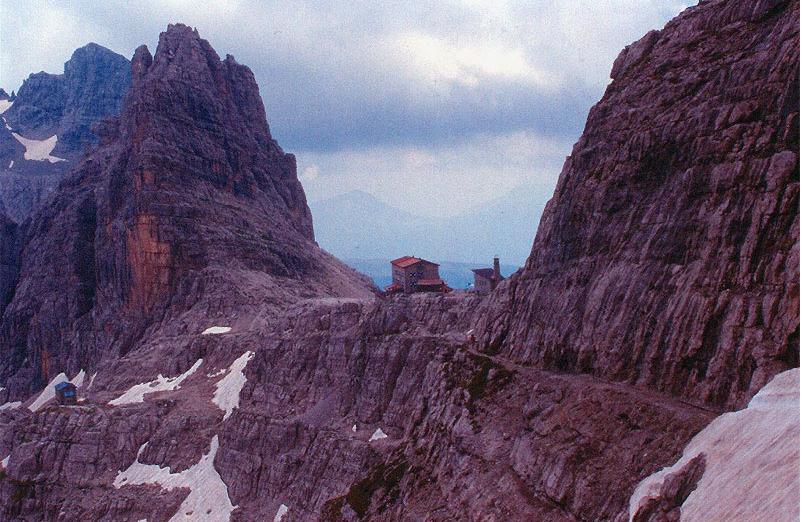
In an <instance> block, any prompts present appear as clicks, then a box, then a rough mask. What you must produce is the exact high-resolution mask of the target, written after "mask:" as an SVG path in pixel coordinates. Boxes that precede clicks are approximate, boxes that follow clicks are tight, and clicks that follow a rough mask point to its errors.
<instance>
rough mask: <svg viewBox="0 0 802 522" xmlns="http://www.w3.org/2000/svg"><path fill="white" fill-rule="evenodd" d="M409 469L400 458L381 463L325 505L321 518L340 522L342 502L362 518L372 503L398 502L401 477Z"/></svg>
mask: <svg viewBox="0 0 802 522" xmlns="http://www.w3.org/2000/svg"><path fill="white" fill-rule="evenodd" d="M407 471H409V464H408V463H407V461H406V459H404V458H403V457H399V458H396V459H395V460H392V461H390V462H389V463H384V462H382V463H381V464H379V465H378V466H376V467H375V468H373V470H372V471H371V472H370V474H369V475H368V476H367V477H365V478H363V479H362V480H360V481H358V482H355V483H354V484H352V485H351V487H350V488H349V489H348V493H346V494H345V495H343V496H341V497H336V498H333V499H331V500H329V501H328V502H326V504H324V506H323V509H322V513H321V520H325V521H328V522H339V521H341V520H343V516H342V509H343V507H345V504H346V503H348V505H349V506H350V507H351V509H353V510H354V512H355V513H356V514H357V515H358V516H359V518H363V517H364V516H365V515H366V514H367V513H368V510H369V509H370V505H371V503H374V502H375V503H377V504H380V505H382V506H389V505H392V504H394V503H395V502H397V501H398V496H399V495H400V493H401V487H400V485H401V480H403V478H404V475H405V474H406V473H407Z"/></svg>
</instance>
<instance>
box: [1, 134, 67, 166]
mask: <svg viewBox="0 0 802 522" xmlns="http://www.w3.org/2000/svg"><path fill="white" fill-rule="evenodd" d="M11 135H12V136H14V138H15V139H16V140H17V141H18V142H20V143H21V144H22V146H23V147H25V159H26V160H32V161H49V162H50V163H56V162H57V161H67V160H65V159H64V158H59V157H56V156H51V155H50V153H51V152H53V149H54V148H55V147H56V143H58V136H56V135H55V134H54V135H52V136H50V137H49V138H47V139H46V140H31V139H28V138H24V137H22V136H20V135H19V134H17V133H16V132H12V133H11Z"/></svg>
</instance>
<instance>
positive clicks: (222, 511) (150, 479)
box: [114, 435, 234, 522]
mask: <svg viewBox="0 0 802 522" xmlns="http://www.w3.org/2000/svg"><path fill="white" fill-rule="evenodd" d="M145 447H147V443H145V444H143V445H142V447H141V448H139V453H137V456H136V460H135V461H134V462H133V464H131V465H130V466H129V467H128V469H126V470H124V471H120V472H119V473H117V476H116V477H115V479H114V487H115V488H117V489H119V488H121V487H123V486H126V485H137V484H154V485H159V486H161V487H162V488H163V489H166V490H167V491H171V490H173V489H175V488H189V495H187V497H186V498H185V499H184V502H182V503H181V506H180V507H179V508H178V511H177V512H176V513H175V515H173V517H172V518H171V519H170V522H177V521H182V520H184V521H187V520H207V521H210V522H228V520H229V517H230V516H231V512H232V511H234V506H233V505H231V500H230V499H229V498H228V488H227V487H226V484H225V482H223V479H222V478H220V474H219V473H218V472H217V470H216V469H215V467H214V457H215V455H217V449H218V447H219V442H218V439H217V435H215V436H214V437H213V438H212V442H211V447H210V449H209V453H206V454H204V455H203V456H202V457H201V458H200V460H199V461H198V463H197V464H195V465H193V466H191V467H189V468H187V469H185V470H184V471H181V472H179V473H171V472H170V467H169V466H168V467H166V468H162V467H161V466H159V465H157V464H141V463H140V462H139V457H140V456H141V455H142V451H144V449H145Z"/></svg>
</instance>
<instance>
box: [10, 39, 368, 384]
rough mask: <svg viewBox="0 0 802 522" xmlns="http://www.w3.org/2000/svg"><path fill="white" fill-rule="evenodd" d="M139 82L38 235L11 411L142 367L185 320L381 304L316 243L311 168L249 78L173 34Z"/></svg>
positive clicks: (17, 342) (26, 270)
mask: <svg viewBox="0 0 802 522" xmlns="http://www.w3.org/2000/svg"><path fill="white" fill-rule="evenodd" d="M132 68H133V71H134V78H133V85H134V88H133V90H132V91H131V93H130V95H129V96H128V98H127V100H126V102H125V106H124V109H123V111H122V114H121V115H120V117H119V119H117V120H114V121H111V122H109V123H107V124H105V125H104V127H103V128H102V129H100V130H101V131H102V135H101V139H102V141H103V143H104V145H102V146H100V147H99V148H98V149H97V150H96V151H95V152H94V153H92V154H90V155H89V156H87V157H85V158H84V159H82V160H81V162H80V163H79V165H78V166H77V168H76V169H75V170H74V171H73V172H72V173H71V174H70V176H69V177H68V178H67V179H66V180H65V181H64V182H63V183H62V185H61V188H60V191H59V193H58V195H57V196H56V197H55V198H54V199H53V200H51V201H50V202H49V203H48V204H47V205H46V206H45V207H44V208H42V209H41V210H40V211H39V212H38V213H36V214H35V215H34V216H33V217H32V218H31V220H30V222H29V223H28V224H27V225H26V227H25V230H24V231H23V235H22V251H21V265H20V275H19V283H18V285H17V289H16V292H15V294H14V298H13V300H12V301H11V302H10V304H9V305H8V307H7V308H6V310H5V313H4V315H3V318H2V323H0V376H2V379H3V381H4V382H5V383H6V388H7V390H8V392H9V393H11V395H10V398H9V400H12V399H16V398H17V397H18V396H26V395H27V394H28V393H30V392H31V391H33V390H35V389H37V388H40V387H41V386H43V385H44V384H45V383H47V382H48V380H49V379H50V378H51V377H52V376H53V375H55V374H57V373H58V372H60V371H67V372H68V373H70V374H74V373H75V372H77V371H78V370H79V369H81V368H86V369H89V368H91V367H94V366H96V365H97V363H98V361H100V360H101V359H103V358H104V357H117V356H120V355H124V354H126V353H127V352H128V351H130V350H131V349H132V347H134V346H135V345H137V344H138V343H139V341H140V340H141V339H142V336H143V334H144V333H145V331H146V330H147V329H148V328H150V327H153V326H154V325H156V324H158V323H161V322H168V321H177V322H180V320H178V319H176V316H177V315H181V314H184V316H185V317H187V318H192V319H187V320H198V319H197V317H196V316H194V315H193V314H192V312H195V311H196V310H198V309H202V310H204V311H205V312H207V313H210V314H224V313H225V312H226V311H231V310H239V309H241V308H242V307H243V306H244V305H245V304H246V303H252V302H267V303H274V304H282V305H285V304H287V303H289V302H291V301H292V300H293V299H294V298H298V297H300V296H302V295H307V296H313V295H346V296H347V295H357V296H359V295H361V296H365V295H370V294H371V288H372V287H371V285H370V284H369V283H368V282H367V281H366V279H365V278H363V277H361V276H358V275H357V274H356V273H355V272H353V271H351V270H350V269H347V268H346V267H345V266H344V265H341V264H340V263H339V262H338V261H336V260H334V259H333V258H331V257H330V256H328V255H327V254H325V253H324V252H322V251H321V250H320V249H318V248H317V246H316V245H315V244H314V242H313V234H312V221H311V216H310V213H309V209H308V207H307V206H306V200H305V197H304V194H303V189H302V188H301V185H300V183H299V182H298V180H297V177H296V172H295V158H294V157H293V156H292V155H291V154H285V153H284V152H283V151H282V150H281V148H280V147H279V146H278V145H277V144H276V142H275V141H274V140H273V139H272V138H271V136H270V132H269V129H268V126H267V121H266V119H265V113H264V109H263V107H262V104H261V100H260V98H259V95H258V88H257V86H256V82H255V81H254V78H253V75H252V73H251V72H250V70H248V69H247V67H244V66H241V65H239V64H237V63H236V62H235V61H234V59H233V58H232V57H230V56H229V57H227V58H226V59H225V60H224V61H221V60H220V59H219V58H218V57H217V55H216V54H215V52H214V51H213V50H212V49H211V47H210V46H209V44H208V43H207V42H205V41H204V40H201V39H200V38H199V37H198V35H197V33H196V32H194V31H193V30H192V29H190V28H187V27H185V26H172V27H171V28H170V30H169V31H167V32H165V33H163V34H162V36H161V38H160V41H159V47H158V49H157V51H156V54H155V56H153V57H152V58H151V56H150V54H149V53H148V51H147V49H146V48H144V47H143V48H140V49H139V50H137V53H136V55H135V56H134V60H133V64H132ZM20 96H22V94H20Z"/></svg>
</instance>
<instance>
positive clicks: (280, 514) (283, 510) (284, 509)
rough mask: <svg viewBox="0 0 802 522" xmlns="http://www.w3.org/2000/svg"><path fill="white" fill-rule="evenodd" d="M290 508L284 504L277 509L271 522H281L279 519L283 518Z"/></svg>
mask: <svg viewBox="0 0 802 522" xmlns="http://www.w3.org/2000/svg"><path fill="white" fill-rule="evenodd" d="M289 510H290V508H288V507H287V506H285V505H284V504H282V505H280V506H279V507H278V511H276V516H274V517H273V522H281V519H282V518H284V515H286V514H287V511H289Z"/></svg>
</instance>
